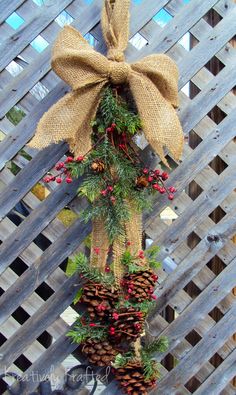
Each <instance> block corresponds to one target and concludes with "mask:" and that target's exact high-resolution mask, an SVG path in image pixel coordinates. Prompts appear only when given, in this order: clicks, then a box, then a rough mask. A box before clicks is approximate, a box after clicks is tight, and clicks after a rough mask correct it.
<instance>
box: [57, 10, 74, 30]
mask: <svg viewBox="0 0 236 395" xmlns="http://www.w3.org/2000/svg"><path fill="white" fill-rule="evenodd" d="M73 20H74V18H72V16H71V15H70V14H68V12H67V11H65V10H64V11H62V12H61V13H60V14H59V15H58V16H57V17H56V19H55V22H56V23H57V24H58V25H59V26H60V27H63V26H65V25H70V24H71V23H72V22H73Z"/></svg>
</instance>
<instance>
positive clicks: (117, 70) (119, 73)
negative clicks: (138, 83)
mask: <svg viewBox="0 0 236 395" xmlns="http://www.w3.org/2000/svg"><path fill="white" fill-rule="evenodd" d="M109 66H110V69H109V73H108V74H109V79H110V81H111V82H112V83H113V84H114V85H121V84H124V83H126V82H127V81H128V78H129V74H130V72H131V67H130V65H129V64H128V63H125V62H113V61H110V62H109Z"/></svg>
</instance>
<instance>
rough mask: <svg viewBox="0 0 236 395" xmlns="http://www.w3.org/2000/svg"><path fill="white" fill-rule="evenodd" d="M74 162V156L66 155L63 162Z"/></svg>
mask: <svg viewBox="0 0 236 395" xmlns="http://www.w3.org/2000/svg"><path fill="white" fill-rule="evenodd" d="M69 162H74V158H73V157H72V156H67V158H66V160H65V163H69Z"/></svg>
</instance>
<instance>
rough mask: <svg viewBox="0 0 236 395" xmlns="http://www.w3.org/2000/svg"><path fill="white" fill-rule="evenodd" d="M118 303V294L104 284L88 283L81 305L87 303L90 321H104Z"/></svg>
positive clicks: (84, 289)
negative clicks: (98, 319)
mask: <svg viewBox="0 0 236 395" xmlns="http://www.w3.org/2000/svg"><path fill="white" fill-rule="evenodd" d="M117 301H118V293H117V291H116V290H114V291H112V290H111V289H109V288H106V287H105V286H104V285H102V284H94V283H92V282H88V283H87V284H85V286H84V288H83V295H82V297H81V299H80V302H81V303H85V304H86V306H87V311H88V313H89V316H90V319H91V320H94V319H97V318H100V319H103V318H105V317H107V315H108V314H109V313H110V312H111V311H112V308H113V307H114V305H115V303H116V302H117Z"/></svg>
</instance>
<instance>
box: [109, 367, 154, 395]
mask: <svg viewBox="0 0 236 395" xmlns="http://www.w3.org/2000/svg"><path fill="white" fill-rule="evenodd" d="M114 375H115V379H116V380H117V381H118V383H119V385H120V387H121V388H122V389H123V391H124V393H126V394H129V395H148V391H149V390H150V389H152V388H153V387H154V386H155V382H156V380H155V379H151V380H149V381H147V380H146V379H145V377H144V371H143V366H142V365H141V364H140V363H139V362H136V361H134V362H130V363H128V364H127V365H126V366H124V367H122V368H118V369H116V370H115V372H114Z"/></svg>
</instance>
